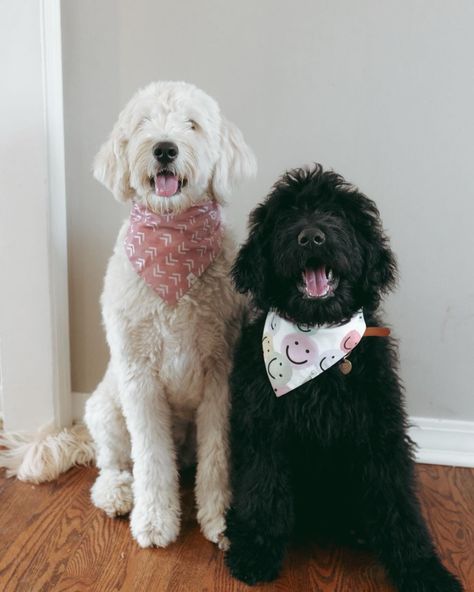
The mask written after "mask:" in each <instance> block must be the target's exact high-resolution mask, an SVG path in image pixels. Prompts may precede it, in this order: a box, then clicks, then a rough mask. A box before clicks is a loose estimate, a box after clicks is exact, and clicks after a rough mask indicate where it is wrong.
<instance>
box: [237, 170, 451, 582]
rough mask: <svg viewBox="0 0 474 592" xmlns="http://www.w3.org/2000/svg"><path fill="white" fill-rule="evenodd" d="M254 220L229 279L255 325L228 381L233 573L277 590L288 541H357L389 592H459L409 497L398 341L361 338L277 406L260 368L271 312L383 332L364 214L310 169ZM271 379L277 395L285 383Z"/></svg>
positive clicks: (274, 195)
mask: <svg viewBox="0 0 474 592" xmlns="http://www.w3.org/2000/svg"><path fill="white" fill-rule="evenodd" d="M250 221H251V230H250V236H249V238H248V240H247V242H246V243H245V245H244V246H243V247H242V249H241V250H240V253H239V255H238V258H237V260H236V262H235V265H234V268H233V276H234V280H235V284H236V286H237V289H238V290H239V291H241V292H249V293H250V294H251V296H252V299H253V302H254V305H255V308H256V309H257V316H256V318H255V320H253V321H252V322H250V323H249V324H248V326H247V327H246V328H244V330H243V334H242V336H241V340H240V343H239V345H238V346H237V349H236V353H235V358H234V369H233V372H232V376H231V390H232V411H231V484H232V492H233V493H232V496H233V497H232V503H231V507H230V509H229V511H228V515H227V524H228V526H227V532H226V534H227V537H228V539H229V541H230V549H229V551H228V552H227V554H226V563H227V565H228V567H229V568H230V570H231V572H232V574H233V575H234V576H235V577H236V578H238V579H240V580H242V581H244V582H246V583H248V584H255V583H256V582H259V581H270V580H273V579H274V578H276V577H277V576H278V573H279V570H280V567H281V563H282V559H283V556H284V553H285V550H286V547H287V544H288V542H289V539H290V536H291V535H292V534H293V533H298V532H304V531H309V532H310V533H319V534H323V535H325V536H327V535H329V536H332V537H335V538H336V539H337V540H341V539H342V540H346V541H347V540H348V539H349V537H350V533H353V536H354V537H355V538H357V539H360V538H363V539H364V540H365V541H366V544H367V545H368V546H369V547H370V548H371V549H373V550H374V551H375V552H376V553H377V555H378V557H379V559H380V561H381V562H382V563H383V565H384V566H385V568H386V570H387V572H388V574H389V576H390V578H391V579H392V581H393V582H394V583H395V585H396V586H397V587H398V589H399V590H402V591H404V592H421V591H423V592H441V591H442V592H451V591H457V592H458V591H460V590H462V587H461V585H460V583H459V582H458V580H457V579H456V578H455V577H454V576H452V575H451V574H450V573H449V572H448V571H447V570H446V569H445V568H444V567H443V566H442V564H441V562H440V560H439V558H438V556H437V554H436V551H435V548H434V546H433V543H432V541H431V538H430V535H429V533H428V531H427V527H426V525H425V523H424V520H423V517H422V515H421V512H420V508H419V505H418V501H417V498H416V494H415V479H414V470H413V467H414V464H413V452H412V444H411V442H410V440H409V438H408V436H407V423H406V422H407V419H406V415H405V411H404V408H403V396H402V392H401V386H400V381H399V378H398V376H397V352H396V346H395V344H394V342H393V341H392V340H391V339H390V338H388V337H364V338H362V340H361V341H360V344H359V345H357V347H355V348H354V349H353V351H351V353H350V362H351V363H352V371H350V365H349V366H348V364H349V362H344V365H343V366H341V365H340V363H336V364H335V365H333V366H332V367H330V368H329V369H327V370H326V371H325V372H324V373H322V374H321V375H319V376H317V377H316V378H313V379H312V380H309V381H308V382H305V383H304V384H302V385H301V386H299V387H297V388H295V389H294V390H292V392H288V393H287V394H283V393H284V392H285V391H286V390H287V389H286V388H285V389H283V390H282V391H281V392H280V393H278V388H276V387H275V384H271V383H270V380H269V376H268V375H267V367H266V365H267V366H268V364H269V363H270V362H271V361H275V360H277V362H278V360H280V365H282V364H283V362H285V363H287V360H283V356H280V358H278V355H277V356H274V357H273V358H271V360H270V359H269V357H268V356H267V357H266V358H265V359H264V352H263V350H262V334H263V332H264V325H265V321H266V317H267V313H268V312H269V311H274V312H275V313H276V314H277V315H278V316H279V317H280V321H281V319H285V320H289V321H291V322H293V323H294V324H295V327H297V328H299V330H301V331H302V333H304V332H305V331H309V330H311V328H312V327H315V326H318V325H322V324H325V325H334V326H337V325H342V324H345V323H347V322H348V321H349V320H350V319H352V318H353V317H354V318H356V317H357V314H359V315H360V311H361V309H363V315H364V317H365V321H366V324H367V326H378V325H380V319H379V317H378V316H377V308H378V306H379V303H380V299H381V296H382V295H383V294H384V293H385V292H387V291H388V290H390V289H391V288H392V287H393V286H394V283H395V280H396V262H395V258H394V255H393V253H392V252H391V250H390V247H389V243H388V239H387V237H386V235H385V234H384V231H383V229H382V225H381V221H380V217H379V212H378V210H377V208H376V206H375V204H374V202H373V201H371V200H370V199H368V198H367V197H366V196H364V195H362V194H361V193H359V192H358V191H357V190H356V189H355V188H353V187H352V186H350V185H349V184H347V183H346V182H345V181H344V179H343V178H342V177H341V176H339V175H337V174H336V173H334V172H327V171H326V172H325V171H323V170H322V168H321V166H320V165H316V166H315V168H313V169H312V170H310V171H308V170H302V169H301V170H295V171H292V172H290V173H287V174H286V175H284V176H283V177H282V179H280V181H279V182H278V183H277V184H276V185H275V186H274V188H273V191H272V192H271V194H270V196H269V197H268V199H267V200H266V201H265V202H264V203H262V204H261V205H260V206H258V207H257V208H256V209H255V210H254V211H253V213H252V214H251V218H250ZM271 314H273V313H271ZM360 318H362V316H361V315H360V316H359V319H360ZM280 321H279V322H280ZM293 339H294V337H293ZM294 343H297V344H298V343H299V341H298V339H296V340H295V341H294ZM264 345H265V343H264ZM300 345H301V344H300ZM353 345H354V344H353ZM268 351H270V350H268ZM305 352H306V354H307V356H310V355H312V353H313V352H310V349H309V346H308V348H306V349H305V350H304V352H303V354H302V355H303V356H304V355H305ZM267 353H268V352H267ZM286 353H287V354H288V349H286ZM297 353H298V352H297ZM295 355H296V354H295ZM288 358H290V356H289V354H288ZM290 360H291V362H292V363H293V364H297V363H303V362H304V363H306V362H307V360H306V359H304V360H303V361H302V362H298V360H295V359H292V358H290ZM318 363H319V364H320V365H321V369H323V367H324V364H325V363H324V360H323V361H321V360H319V362H318ZM281 367H282V368H283V367H284V365H282V366H281ZM343 371H344V372H345V373H343ZM349 371H350V372H349ZM273 372H274V376H273V378H275V377H276V378H275V380H276V381H277V383H278V380H279V378H278V377H279V376H280V377H282V374H281V373H280V374H278V372H279V371H278V369H277V371H276V372H275V371H274V370H273ZM348 372H349V373H348ZM270 374H271V372H270ZM286 378H287V377H286ZM286 378H285V377H284V376H283V378H281V380H282V381H283V382H284V381H285V379H286ZM278 384H280V383H278ZM275 394H277V395H278V394H280V395H281V394H283V396H275Z"/></svg>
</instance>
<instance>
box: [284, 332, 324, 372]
mask: <svg viewBox="0 0 474 592" xmlns="http://www.w3.org/2000/svg"><path fill="white" fill-rule="evenodd" d="M281 349H282V353H283V354H284V355H285V356H286V358H287V359H288V360H289V362H290V364H291V365H292V366H294V367H296V368H304V367H305V366H309V365H311V364H313V363H314V361H315V360H316V358H317V357H318V347H317V345H316V343H315V342H314V341H313V340H312V339H310V338H309V337H308V336H307V335H304V334H303V333H290V334H289V335H286V336H285V337H284V338H283V341H282V342H281Z"/></svg>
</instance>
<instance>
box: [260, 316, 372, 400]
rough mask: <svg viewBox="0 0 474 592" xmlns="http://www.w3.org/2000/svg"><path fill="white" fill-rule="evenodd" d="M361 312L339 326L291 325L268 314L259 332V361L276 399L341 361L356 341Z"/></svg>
mask: <svg viewBox="0 0 474 592" xmlns="http://www.w3.org/2000/svg"><path fill="white" fill-rule="evenodd" d="M365 329H366V324H365V320H364V314H363V312H362V310H360V311H359V312H357V313H356V314H355V315H354V316H353V317H352V318H351V319H350V320H349V321H348V322H347V323H345V324H343V325H336V326H334V325H315V326H314V327H311V326H308V325H300V324H294V323H292V322H291V321H287V320H286V319H283V318H282V317H280V316H278V315H277V314H276V313H275V312H274V311H270V312H269V313H268V315H267V318H266V321H265V327H264V329H263V338H262V347H263V359H264V361H265V368H266V370H267V374H268V378H269V379H270V383H271V385H272V387H273V390H274V391H275V395H276V396H277V397H281V396H282V395H285V394H286V393H289V392H290V391H292V390H294V389H296V388H298V387H299V386H301V385H302V384H304V383H305V382H308V380H312V379H313V378H316V376H319V375H320V374H322V373H323V372H324V371H325V370H327V369H328V368H331V366H334V364H337V363H338V362H339V361H341V360H342V359H343V358H345V357H346V356H347V355H348V354H349V353H350V352H351V351H352V350H353V349H354V348H355V347H356V346H357V344H358V343H359V342H360V340H361V339H362V336H363V335H364V331H365Z"/></svg>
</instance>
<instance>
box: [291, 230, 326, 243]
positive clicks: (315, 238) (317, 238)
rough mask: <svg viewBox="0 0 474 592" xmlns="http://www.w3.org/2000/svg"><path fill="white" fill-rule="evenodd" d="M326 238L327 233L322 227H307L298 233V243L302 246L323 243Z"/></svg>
mask: <svg viewBox="0 0 474 592" xmlns="http://www.w3.org/2000/svg"><path fill="white" fill-rule="evenodd" d="M325 240H326V235H325V234H324V232H323V231H322V230H321V229H320V228H316V227H312V228H305V229H304V230H302V231H301V232H300V233H299V234H298V244H299V245H301V246H302V247H310V246H311V245H313V244H314V245H322V244H323V243H324V241H325Z"/></svg>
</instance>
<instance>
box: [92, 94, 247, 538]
mask: <svg viewBox="0 0 474 592" xmlns="http://www.w3.org/2000/svg"><path fill="white" fill-rule="evenodd" d="M255 171H256V165H255V159H254V156H253V154H252V152H251V150H250V149H249V147H248V146H247V145H246V143H245V142H244V139H243V137H242V134H241V133H240V131H239V130H238V129H237V128H236V127H235V126H234V125H233V124H231V123H230V122H229V121H227V120H226V119H224V117H223V116H222V115H221V113H220V110H219V107H218V105H217V103H216V102H215V101H214V100H213V99H212V98H210V97H209V96H208V95H206V94H205V93H204V92H202V91H201V90H199V89H198V88H196V87H194V86H192V85H190V84H186V83H183V82H158V83H153V84H150V85H149V86H147V87H146V88H144V89H142V90H140V91H138V92H137V93H136V95H135V96H134V97H133V98H132V99H131V101H130V102H129V103H128V105H127V106H126V107H125V109H124V110H123V111H122V113H121V114H120V116H119V119H118V121H117V123H116V125H115V126H114V128H113V130H112V134H111V136H110V138H109V139H108V140H107V142H106V143H105V144H104V145H103V146H102V148H101V149H100V151H99V153H98V155H97V157H96V160H95V163H94V175H95V177H96V178H97V179H98V180H99V181H100V182H101V183H103V184H104V185H105V186H106V187H107V188H108V189H110V191H112V193H113V194H114V196H115V197H116V198H117V199H118V200H120V201H131V202H132V201H133V202H134V207H135V208H138V209H139V211H141V212H142V214H143V212H145V223H146V220H148V218H146V216H148V214H150V215H151V216H155V218H154V219H155V222H156V220H158V221H160V220H161V221H163V220H168V219H170V220H171V219H173V216H174V215H182V214H183V213H184V215H185V216H186V212H187V211H188V210H189V209H190V208H194V209H196V206H199V205H200V204H201V205H202V204H207V206H209V207H210V208H211V210H212V211H211V217H212V216H214V213H215V212H217V215H218V216H220V210H219V204H223V203H224V200H225V199H226V198H227V197H228V195H229V193H230V191H231V188H232V184H233V183H234V182H238V181H240V180H242V179H244V178H246V177H250V176H252V175H254V174H255ZM207 206H206V207H207ZM193 211H194V210H193ZM199 211H200V210H199ZM147 212H148V214H147ZM209 219H210V218H209ZM212 219H213V220H216V218H215V217H214V218H212ZM219 220H220V218H217V226H218V233H220V234H218V235H217V234H216V235H213V239H214V238H216V237H217V240H216V241H214V247H216V245H217V248H215V249H214V257H213V258H212V257H211V258H212V262H211V263H210V264H209V265H208V266H207V267H206V269H205V271H203V272H202V273H201V274H200V275H199V274H198V275H197V277H194V276H193V278H192V280H193V281H192V282H190V284H189V285H190V286H191V287H189V286H188V288H187V289H186V291H185V293H184V295H182V296H181V297H180V298H179V299H178V300H177V302H176V303H175V302H172V301H169V300H168V299H166V298H165V299H163V298H162V297H161V296H160V294H159V293H158V292H157V290H156V289H153V286H151V285H150V281H147V279H146V277H145V275H144V274H140V273H139V271H140V265H141V263H140V260H139V262H138V263H137V260H136V259H135V261H134V264H133V265H132V258H131V253H130V252H127V251H126V249H125V247H124V241H127V239H128V238H129V227H130V222H129V221H126V222H125V223H124V225H123V227H122V228H121V230H120V232H119V235H118V239H117V243H116V246H115V250H114V253H113V255H112V257H111V259H110V261H109V264H108V268H107V273H106V276H105V285H104V290H103V294H102V311H103V319H104V324H105V329H106V334H107V341H108V344H109V348H110V363H109V366H108V368H107V371H106V374H105V376H104V378H103V380H102V382H101V383H100V385H99V386H98V387H97V390H96V391H95V392H94V393H93V395H92V396H91V398H90V399H89V401H88V403H87V407H86V416H85V419H86V423H87V426H88V428H89V430H90V432H91V434H92V437H93V439H94V442H95V445H96V451H97V466H98V468H99V471H100V472H99V476H98V477H97V480H96V482H95V484H94V486H93V488H92V500H93V502H94V504H95V505H96V506H97V507H99V508H102V509H103V510H104V511H105V512H106V513H107V514H108V515H109V516H116V515H121V514H126V513H128V512H130V511H131V517H130V526H131V531H132V534H133V537H134V538H135V539H136V540H137V542H138V544H139V545H140V546H142V547H148V546H151V545H156V546H159V547H164V546H166V545H168V544H169V543H171V542H172V541H174V540H175V539H176V537H177V536H178V533H179V528H180V499H179V482H178V481H179V475H178V465H177V462H178V454H179V451H180V448H181V447H182V446H183V445H184V444H185V441H186V439H188V440H189V438H191V439H195V441H196V444H197V447H196V456H197V475H196V502H197V508H198V513H197V517H198V521H199V523H200V526H201V529H202V532H203V533H204V536H205V537H206V538H208V539H209V540H210V541H213V542H218V541H219V540H220V536H221V534H222V532H223V531H224V528H225V525H224V514H225V509H226V506H227V504H228V501H229V488H228V487H229V486H228V468H227V454H228V451H227V423H228V406H229V401H228V392H227V377H228V373H229V365H230V360H231V350H232V346H233V343H234V340H235V337H236V335H237V333H238V328H239V324H240V317H241V312H242V303H241V300H240V299H239V297H238V296H237V295H236V294H235V293H234V291H233V289H232V287H231V283H230V280H229V276H228V272H229V267H230V264H231V261H232V258H233V254H234V250H233V249H234V245H233V241H232V239H231V237H230V236H229V234H228V232H227V230H226V229H225V228H224V227H223V225H219V224H218V222H219ZM193 236H194V235H193ZM138 240H140V237H138ZM165 240H166V239H165ZM165 240H164V242H165ZM128 246H129V247H130V249H131V250H132V251H133V249H134V247H133V244H132V245H131V246H130V244H128ZM191 284H192V285H191ZM132 467H133V473H132Z"/></svg>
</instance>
